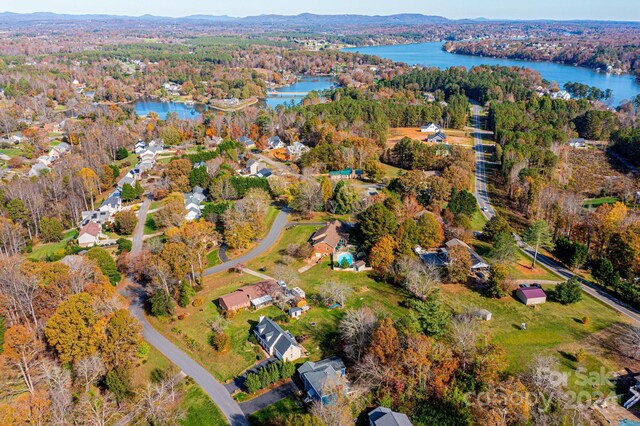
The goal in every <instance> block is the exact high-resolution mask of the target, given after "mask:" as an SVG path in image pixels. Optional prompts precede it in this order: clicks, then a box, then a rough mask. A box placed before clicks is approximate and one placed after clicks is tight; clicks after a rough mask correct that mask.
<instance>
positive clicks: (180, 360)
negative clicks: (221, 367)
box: [129, 299, 249, 426]
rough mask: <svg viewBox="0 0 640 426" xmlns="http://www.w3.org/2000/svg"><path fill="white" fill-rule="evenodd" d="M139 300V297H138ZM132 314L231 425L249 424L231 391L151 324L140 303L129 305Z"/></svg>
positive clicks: (150, 339) (152, 342)
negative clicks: (207, 396) (200, 388)
mask: <svg viewBox="0 0 640 426" xmlns="http://www.w3.org/2000/svg"><path fill="white" fill-rule="evenodd" d="M138 300H139V299H138ZM129 311H130V312H131V314H132V315H133V316H134V317H136V318H137V319H138V320H139V321H140V324H142V334H143V336H144V340H146V341H147V342H149V344H150V345H151V346H153V347H154V348H156V349H157V350H159V351H160V352H162V354H163V355H164V356H166V357H167V358H168V359H169V360H170V361H171V362H173V363H174V364H175V365H177V366H178V368H180V369H181V370H182V371H184V372H185V374H187V375H189V376H190V377H191V378H193V380H194V381H195V382H196V383H197V384H198V385H200V387H202V389H203V390H204V391H205V392H206V394H207V395H209V397H210V398H211V400H212V401H213V402H214V403H215V404H216V405H217V406H218V408H219V409H220V411H222V413H223V414H224V415H225V416H226V417H227V419H228V420H229V423H230V424H231V426H248V425H249V422H248V421H247V418H246V417H245V415H244V412H243V411H242V409H241V408H240V406H239V405H238V403H237V402H236V401H234V400H233V398H231V395H229V392H227V390H226V389H225V387H224V386H223V385H222V384H220V383H219V382H218V381H216V379H214V378H213V376H212V375H211V374H210V373H209V372H208V371H207V370H205V369H204V368H203V367H202V366H201V365H200V364H198V363H197V362H195V361H194V360H193V359H191V357H189V355H187V354H186V353H184V352H183V351H182V350H180V349H179V348H178V347H177V346H175V345H174V344H173V343H171V342H170V341H169V340H167V339H166V338H165V337H164V336H163V335H162V334H160V333H159V332H158V331H157V330H156V329H155V328H153V327H152V326H151V324H149V323H148V322H147V320H146V318H145V317H144V313H143V311H142V307H141V306H140V304H139V303H132V304H131V306H130V307H129Z"/></svg>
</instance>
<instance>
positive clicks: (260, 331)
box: [253, 316, 303, 361]
mask: <svg viewBox="0 0 640 426" xmlns="http://www.w3.org/2000/svg"><path fill="white" fill-rule="evenodd" d="M253 333H254V335H255V336H256V339H257V340H258V343H260V346H262V348H263V349H264V350H265V351H266V352H267V353H268V354H269V355H271V356H275V357H276V358H278V359H284V360H287V361H295V360H296V359H298V358H301V357H302V356H303V348H302V346H300V345H299V344H298V342H296V339H295V338H294V337H293V335H292V334H291V333H289V332H288V331H284V330H283V329H282V328H281V327H280V326H279V325H278V324H276V323H275V322H273V321H272V320H271V319H270V318H266V317H262V316H261V317H260V322H259V323H258V325H257V326H256V328H255V329H254V330H253Z"/></svg>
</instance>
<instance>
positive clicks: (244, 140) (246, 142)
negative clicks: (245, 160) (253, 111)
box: [238, 136, 256, 149]
mask: <svg viewBox="0 0 640 426" xmlns="http://www.w3.org/2000/svg"><path fill="white" fill-rule="evenodd" d="M238 142H240V143H241V144H242V145H244V147H245V148H247V149H251V148H255V146H256V143H255V142H254V141H252V140H251V139H249V138H248V137H246V136H241V137H239V138H238Z"/></svg>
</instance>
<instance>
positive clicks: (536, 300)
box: [516, 284, 547, 306]
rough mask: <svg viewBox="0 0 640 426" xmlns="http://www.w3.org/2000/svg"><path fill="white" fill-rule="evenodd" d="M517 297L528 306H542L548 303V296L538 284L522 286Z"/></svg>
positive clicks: (517, 292) (517, 291)
mask: <svg viewBox="0 0 640 426" xmlns="http://www.w3.org/2000/svg"><path fill="white" fill-rule="evenodd" d="M516 297H517V298H518V299H520V301H521V302H522V303H524V304H525V305H527V306H531V305H540V304H542V303H545V302H546V301H547V294H546V293H545V292H544V290H543V289H542V287H540V286H539V285H538V284H531V285H529V284H520V287H519V288H518V290H516Z"/></svg>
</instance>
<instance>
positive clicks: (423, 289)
mask: <svg viewBox="0 0 640 426" xmlns="http://www.w3.org/2000/svg"><path fill="white" fill-rule="evenodd" d="M441 280H442V277H441V273H440V269H439V268H438V267H437V266H436V265H433V264H427V263H424V262H421V261H419V260H413V261H412V262H411V263H409V269H408V270H407V271H406V272H405V279H404V286H405V288H406V289H407V290H408V291H409V292H410V293H411V294H413V295H414V296H416V297H417V298H418V299H420V300H424V298H425V297H426V296H427V295H428V294H429V293H431V292H432V291H433V290H435V289H436V288H438V286H439V285H440V283H441Z"/></svg>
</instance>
